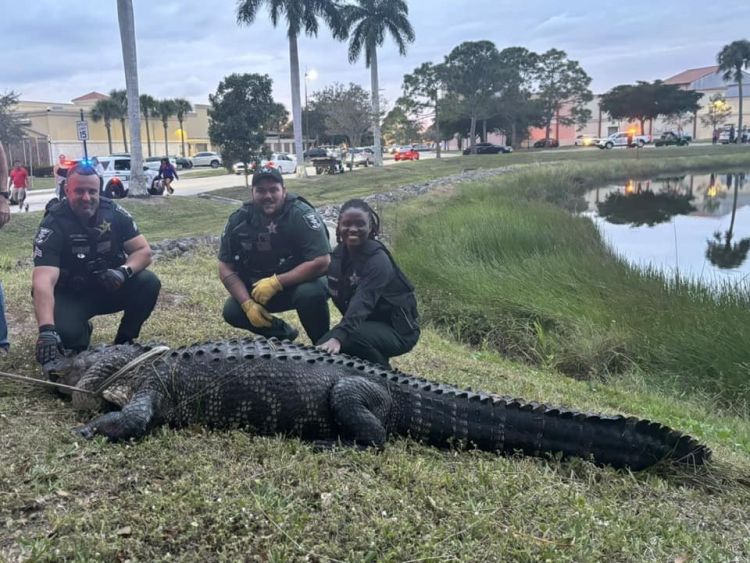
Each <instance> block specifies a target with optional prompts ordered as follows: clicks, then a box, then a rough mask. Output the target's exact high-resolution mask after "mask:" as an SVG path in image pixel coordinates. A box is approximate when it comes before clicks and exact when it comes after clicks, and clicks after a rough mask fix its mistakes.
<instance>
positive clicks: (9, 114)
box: [0, 91, 24, 181]
mask: <svg viewBox="0 0 750 563" xmlns="http://www.w3.org/2000/svg"><path fill="white" fill-rule="evenodd" d="M17 103H18V94H16V93H15V92H13V91H11V92H7V93H6V94H3V95H1V96H0V143H3V144H5V145H6V146H7V145H9V144H11V143H17V142H18V141H20V140H21V139H22V138H23V137H24V132H23V127H22V126H21V121H20V118H19V115H18V114H17V113H16V112H15V111H14V110H13V108H14V106H15V105H16V104H17ZM2 180H3V181H4V180H5V178H2Z"/></svg>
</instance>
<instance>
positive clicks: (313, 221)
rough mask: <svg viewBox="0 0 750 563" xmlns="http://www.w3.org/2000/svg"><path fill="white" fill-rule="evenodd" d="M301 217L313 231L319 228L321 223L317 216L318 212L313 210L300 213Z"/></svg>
mask: <svg viewBox="0 0 750 563" xmlns="http://www.w3.org/2000/svg"><path fill="white" fill-rule="evenodd" d="M302 218H303V219H304V220H305V223H307V226H308V227H310V228H311V229H313V230H315V231H317V230H318V229H320V226H321V224H322V223H321V221H320V218H319V217H318V214H317V213H315V212H314V211H311V212H309V213H305V214H304V215H302Z"/></svg>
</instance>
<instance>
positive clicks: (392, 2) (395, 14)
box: [342, 0, 414, 166]
mask: <svg viewBox="0 0 750 563" xmlns="http://www.w3.org/2000/svg"><path fill="white" fill-rule="evenodd" d="M355 1H356V4H348V5H346V6H344V7H343V8H342V15H343V18H344V23H345V25H346V28H347V30H349V31H350V33H351V39H350V40H349V62H350V63H353V62H355V61H356V60H357V59H358V58H359V55H360V53H361V52H362V48H363V47H364V50H365V66H366V67H368V68H369V69H370V82H371V89H372V134H373V137H374V138H375V166H383V151H382V149H381V146H380V89H379V88H378V52H377V48H378V47H381V46H382V45H383V42H384V41H385V33H386V31H389V32H390V33H391V36H392V37H393V40H394V41H395V42H396V45H398V52H399V54H400V55H401V56H404V55H406V43H411V42H413V41H414V29H413V28H412V26H411V24H410V23H409V20H408V19H407V16H408V15H409V8H408V7H407V5H406V2H405V0H355Z"/></svg>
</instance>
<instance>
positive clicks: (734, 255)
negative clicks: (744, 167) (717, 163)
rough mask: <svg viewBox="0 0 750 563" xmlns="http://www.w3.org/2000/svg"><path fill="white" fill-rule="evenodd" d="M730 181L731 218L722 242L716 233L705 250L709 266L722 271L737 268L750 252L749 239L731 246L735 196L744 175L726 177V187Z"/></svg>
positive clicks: (735, 206)
mask: <svg viewBox="0 0 750 563" xmlns="http://www.w3.org/2000/svg"><path fill="white" fill-rule="evenodd" d="M732 179H734V188H733V191H734V197H733V198H732V218H731V220H730V221H729V228H728V229H727V230H726V231H725V232H724V235H723V240H722V234H721V232H720V231H716V232H715V233H714V238H713V240H709V241H708V248H706V258H708V259H709V260H710V261H711V264H713V265H714V266H716V267H717V268H722V269H731V268H739V267H740V266H741V265H742V264H743V262H744V261H745V260H746V259H747V252H748V250H750V238H743V239H741V240H740V241H739V242H735V243H734V244H732V236H734V222H735V219H736V217H737V196H738V194H739V190H740V186H741V185H742V186H744V184H745V175H744V174H736V175H734V176H732V175H729V176H727V186H731V185H732Z"/></svg>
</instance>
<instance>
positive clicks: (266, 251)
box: [219, 167, 331, 342]
mask: <svg viewBox="0 0 750 563" xmlns="http://www.w3.org/2000/svg"><path fill="white" fill-rule="evenodd" d="M330 251H331V248H330V246H329V244H328V231H327V229H326V226H325V223H323V220H322V219H321V217H320V215H318V213H317V212H316V211H315V209H314V208H313V207H311V206H310V204H308V203H307V202H306V201H304V200H303V199H302V198H301V197H299V196H298V195H296V194H293V193H288V192H287V190H286V188H285V187H284V179H283V177H282V176H281V173H280V172H279V171H278V170H277V169H275V168H270V167H263V168H260V169H258V171H257V172H255V174H253V181H252V200H251V201H249V202H248V203H246V204H245V205H243V206H242V208H241V209H239V210H237V211H235V212H234V213H233V214H232V215H231V216H230V217H229V221H228V222H227V225H226V227H224V233H223V234H222V236H221V246H220V248H219V276H220V278H221V281H222V283H223V284H224V287H226V288H227V291H229V294H230V296H231V297H229V298H228V299H227V300H226V303H225V304H224V320H226V321H227V322H228V323H229V324H230V325H232V326H236V327H238V328H244V329H246V330H249V331H251V332H254V333H256V334H260V335H261V336H265V337H267V338H271V337H274V336H275V337H276V338H279V339H282V340H283V339H289V340H294V339H295V338H296V337H297V330H296V329H295V328H294V327H292V326H290V325H289V324H287V323H286V322H284V321H283V320H281V319H280V318H278V317H273V316H271V314H270V313H279V312H282V311H289V310H291V309H296V311H297V314H298V315H299V319H300V322H301V323H302V326H303V327H304V328H305V332H307V335H308V336H309V337H310V340H312V341H313V342H315V341H316V340H317V339H318V338H320V337H321V336H322V335H323V334H325V333H326V332H327V331H328V325H329V321H330V316H329V312H328V303H327V300H328V296H327V290H326V286H325V281H324V278H322V276H323V275H324V274H325V273H326V270H327V269H328V264H329V263H330V258H329V253H330Z"/></svg>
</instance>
